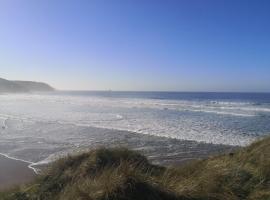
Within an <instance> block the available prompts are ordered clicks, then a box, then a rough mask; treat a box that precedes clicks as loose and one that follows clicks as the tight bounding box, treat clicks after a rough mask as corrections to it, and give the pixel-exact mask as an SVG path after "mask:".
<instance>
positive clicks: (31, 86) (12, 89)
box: [0, 78, 54, 93]
mask: <svg viewBox="0 0 270 200" xmlns="http://www.w3.org/2000/svg"><path fill="white" fill-rule="evenodd" d="M53 90H54V89H53V88H52V87H51V86H50V85H48V84H46V83H41V82H33V81H10V80H6V79H2V78H0V93H21V92H49V91H53Z"/></svg>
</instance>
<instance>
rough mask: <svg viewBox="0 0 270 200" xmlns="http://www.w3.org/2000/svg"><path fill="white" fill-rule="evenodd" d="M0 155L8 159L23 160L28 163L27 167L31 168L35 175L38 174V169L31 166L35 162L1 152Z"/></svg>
mask: <svg viewBox="0 0 270 200" xmlns="http://www.w3.org/2000/svg"><path fill="white" fill-rule="evenodd" d="M0 155H2V156H4V157H6V158H8V159H11V160H17V161H21V162H24V163H28V164H29V165H28V166H27V167H28V168H29V169H31V170H33V171H34V173H35V174H36V175H38V174H40V170H39V169H36V168H34V167H33V166H34V165H35V164H36V163H34V162H30V161H26V160H23V159H19V158H14V157H11V156H8V155H6V154H3V153H0Z"/></svg>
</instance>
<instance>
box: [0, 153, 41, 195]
mask: <svg viewBox="0 0 270 200" xmlns="http://www.w3.org/2000/svg"><path fill="white" fill-rule="evenodd" d="M30 165H31V164H30ZM36 175H37V174H36V173H35V171H34V170H33V169H31V168H30V167H29V162H26V161H22V160H20V159H12V158H10V157H8V156H6V155H3V154H0V190H5V189H9V188H12V187H16V186H18V185H20V184H25V183H28V182H31V181H33V180H34V179H35V177H36Z"/></svg>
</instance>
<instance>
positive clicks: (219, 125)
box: [0, 91, 270, 162]
mask: <svg viewBox="0 0 270 200" xmlns="http://www.w3.org/2000/svg"><path fill="white" fill-rule="evenodd" d="M125 131H128V132H132V133H134V137H135V134H136V137H138V135H139V137H140V136H141V137H142V138H143V137H145V136H153V137H152V138H153V141H154V137H158V138H165V139H166V138H171V139H174V140H168V141H174V143H177V142H175V141H178V140H179V141H191V142H193V141H195V142H199V143H210V144H222V145H234V146H245V145H247V144H249V143H250V142H252V141H254V140H255V139H257V138H260V137H263V136H265V135H269V133H270V94H267V93H188V92H186V93H183V92H182V93H181V92H112V91H103V92H93V91H92V92H90V91H84V92H71V91H70V92H53V93H46V94H1V95H0V153H3V154H5V155H9V156H12V157H16V158H19V159H22V160H27V161H30V162H46V161H47V160H50V159H51V157H53V156H54V155H56V154H57V153H64V152H69V151H71V150H74V149H81V148H82V149H83V148H86V147H91V146H97V145H107V144H110V143H114V144H117V143H119V144H121V143H123V141H127V139H126V138H127V137H128V138H129V139H128V141H129V142H130V141H133V142H134V141H135V140H132V139H131V138H132V134H131V136H130V135H129V136H127V135H125V134H124V132H125ZM165 139H163V140H161V141H165ZM147 140H148V142H149V143H148V144H151V142H150V140H152V139H151V137H150V139H149V138H147ZM136 141H138V140H136ZM168 141H167V142H168ZM149 146H151V145H149ZM142 148H143V147H142ZM172 153H173V152H172Z"/></svg>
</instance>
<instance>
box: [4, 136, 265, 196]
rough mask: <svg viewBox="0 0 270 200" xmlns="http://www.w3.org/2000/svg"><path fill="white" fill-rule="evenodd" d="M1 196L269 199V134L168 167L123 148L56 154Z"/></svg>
mask: <svg viewBox="0 0 270 200" xmlns="http://www.w3.org/2000/svg"><path fill="white" fill-rule="evenodd" d="M1 195H2V196H1ZM1 195H0V199H4V200H14V199H16V200H135V199H138V200H161V199H162V200H240V199H241V200H242V199H246V200H270V138H266V139H264V140H261V141H258V142H255V143H253V144H252V145H250V146H248V147H246V148H243V149H241V150H238V151H237V152H235V153H231V154H229V155H220V156H216V157H212V158H209V159H206V160H201V161H195V162H192V163H189V164H187V165H184V166H180V167H171V168H165V167H160V166H155V165H152V164H151V163H149V162H148V160H147V159H146V158H145V157H144V156H142V155H140V154H139V153H137V152H134V151H129V150H127V149H120V148H119V149H98V150H94V151H90V152H88V153H83V154H80V155H74V156H68V157H67V158H63V159H60V160H58V161H56V162H55V163H53V164H52V165H51V166H50V167H49V169H48V170H47V171H46V172H45V173H44V174H43V175H41V176H40V177H39V178H38V179H37V180H36V181H35V182H34V183H32V184H30V185H27V186H23V187H21V188H18V189H16V190H12V191H8V192H5V193H2V194H1Z"/></svg>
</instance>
